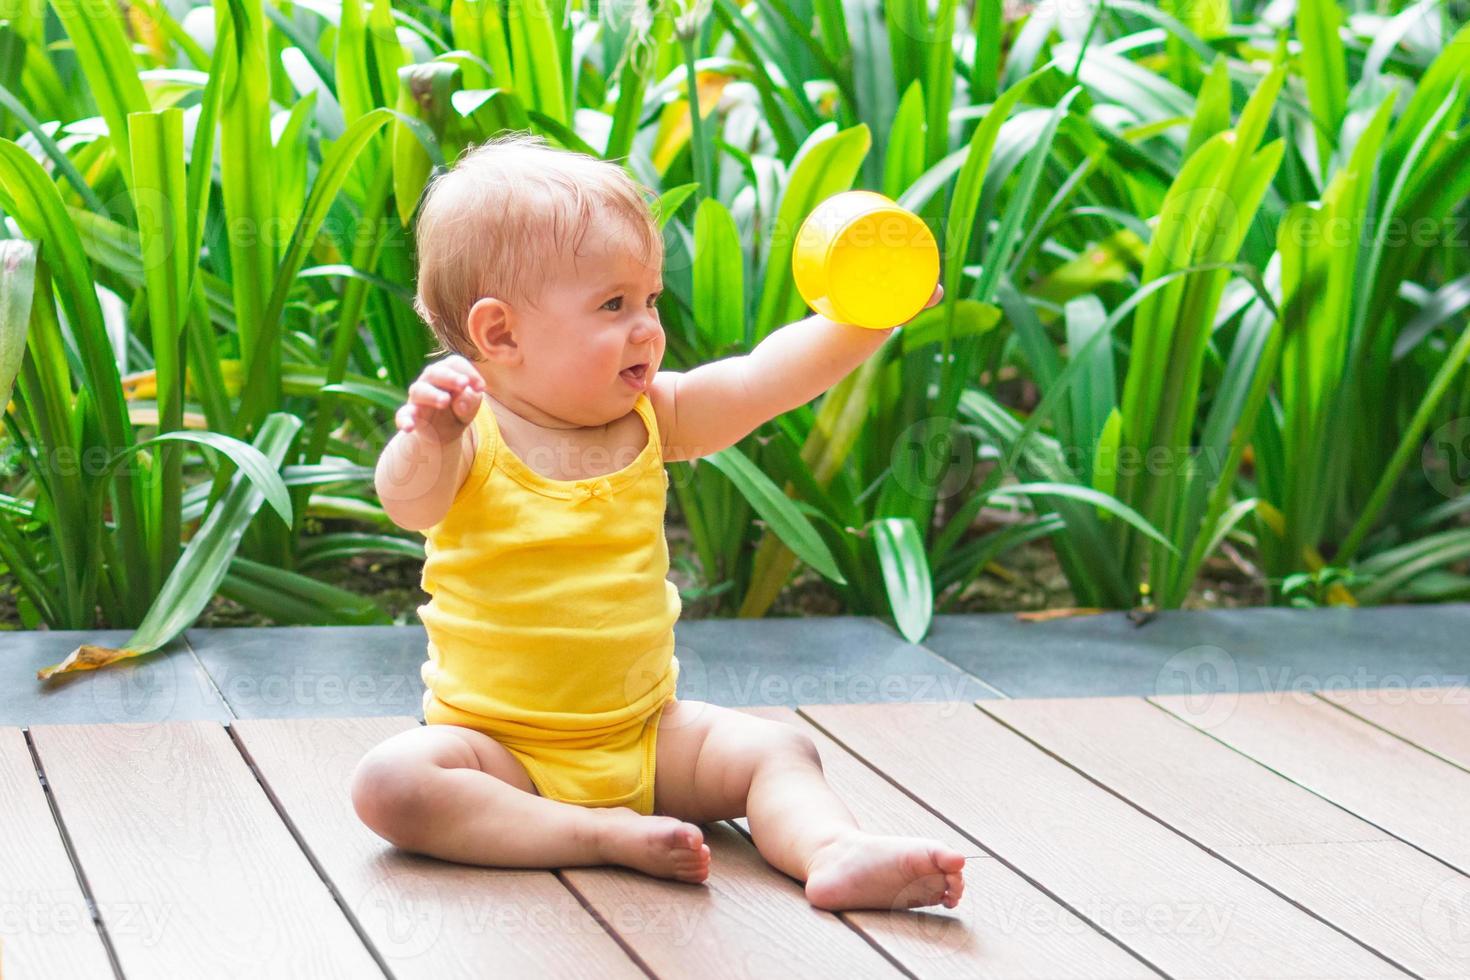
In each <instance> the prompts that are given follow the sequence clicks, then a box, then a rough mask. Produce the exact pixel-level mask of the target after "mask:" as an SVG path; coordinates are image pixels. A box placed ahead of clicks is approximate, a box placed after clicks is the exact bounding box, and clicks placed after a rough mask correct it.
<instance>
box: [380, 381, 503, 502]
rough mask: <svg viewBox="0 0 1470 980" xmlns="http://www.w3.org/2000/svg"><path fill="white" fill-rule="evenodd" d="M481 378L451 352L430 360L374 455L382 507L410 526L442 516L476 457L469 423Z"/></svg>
mask: <svg viewBox="0 0 1470 980" xmlns="http://www.w3.org/2000/svg"><path fill="white" fill-rule="evenodd" d="M484 392H485V379H484V378H482V377H480V373H479V372H478V371H476V370H475V369H474V366H473V365H471V364H470V362H469V361H467V360H466V359H465V358H463V357H461V356H459V355H457V354H456V355H454V356H453V357H449V358H446V359H445V360H442V361H439V362H437V363H434V364H431V365H429V366H428V367H427V368H425V369H424V372H423V373H422V374H420V375H419V377H418V380H417V381H415V382H414V383H413V384H412V385H410V386H409V389H408V401H407V402H405V403H404V404H403V405H401V406H400V407H399V409H398V412H397V414H396V415H395V416H394V421H395V422H396V423H397V425H398V432H397V433H396V434H394V436H393V438H392V440H390V441H389V443H388V445H387V446H386V447H385V448H384V449H383V455H382V456H380V457H378V468H377V472H376V474H375V480H374V482H375V484H376V486H377V490H378V498H379V499H380V500H382V502H383V509H384V510H385V511H387V513H388V516H389V517H391V518H393V522H394V523H395V524H397V525H398V526H399V527H402V528H404V529H406V530H409V531H420V530H423V529H424V528H426V527H432V526H433V525H435V524H437V523H439V521H440V520H442V519H443V517H444V515H445V513H447V512H448V510H449V505H450V504H451V503H453V501H454V495H455V494H456V493H457V492H458V491H459V487H460V484H462V483H463V482H464V478H465V476H466V475H467V474H468V473H469V470H470V465H471V464H472V462H473V461H474V458H475V437H474V430H473V429H472V428H471V427H470V422H471V421H473V420H474V417H475V413H476V412H477V411H479V408H480V402H481V400H482V398H483V397H484Z"/></svg>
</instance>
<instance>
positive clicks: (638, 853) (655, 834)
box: [597, 806, 709, 883]
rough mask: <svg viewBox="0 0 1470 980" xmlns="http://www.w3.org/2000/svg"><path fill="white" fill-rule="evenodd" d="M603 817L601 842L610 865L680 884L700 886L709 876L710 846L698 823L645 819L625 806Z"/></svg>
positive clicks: (671, 818) (599, 832)
mask: <svg viewBox="0 0 1470 980" xmlns="http://www.w3.org/2000/svg"><path fill="white" fill-rule="evenodd" d="M602 816H603V823H602V825H601V826H600V827H599V828H598V838H597V841H598V850H599V853H600V854H601V855H602V858H603V860H604V861H606V862H607V863H609V864H621V865H625V866H627V867H630V868H637V869H638V870H639V871H642V872H644V873H646V874H651V875H653V876H655V877H657V878H673V879H674V880H676V881H688V882H696V883H697V882H701V881H703V880H704V879H706V878H708V877H709V845H708V844H706V843H705V842H704V832H703V831H702V830H700V829H699V828H698V827H697V826H695V825H694V824H692V823H685V822H684V821H682V820H679V819H678V818H676V817H654V816H644V815H643V814H641V813H639V812H638V811H637V810H634V809H632V808H631V807H625V806H620V807H611V808H608V809H607V810H606V811H604V813H603V814H602Z"/></svg>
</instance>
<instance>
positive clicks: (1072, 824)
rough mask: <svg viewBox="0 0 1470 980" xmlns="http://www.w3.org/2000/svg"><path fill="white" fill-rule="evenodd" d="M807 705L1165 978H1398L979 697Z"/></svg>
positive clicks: (832, 730) (851, 745)
mask: <svg viewBox="0 0 1470 980" xmlns="http://www.w3.org/2000/svg"><path fill="white" fill-rule="evenodd" d="M802 713H803V714H804V715H806V716H807V717H809V718H811V719H812V720H813V721H814V722H816V723H817V724H818V725H820V726H821V727H822V728H823V729H825V730H826V731H827V732H828V733H829V734H831V735H832V737H833V738H835V739H837V741H839V742H841V743H842V744H843V745H844V746H846V747H847V748H848V749H849V750H851V751H853V752H855V753H856V754H858V755H859V756H861V757H862V758H863V759H865V760H866V761H867V762H868V763H869V764H870V765H873V766H875V767H877V768H878V769H880V770H881V771H882V772H883V773H884V774H885V775H886V776H887V777H888V778H889V779H891V780H893V781H894V782H895V783H897V784H899V785H901V786H903V787H904V788H905V789H906V790H908V791H909V792H910V793H913V794H915V795H916V796H918V797H920V798H922V799H923V800H924V801H925V803H926V804H927V805H928V806H930V807H931V808H933V809H934V810H936V811H937V812H938V813H940V814H941V815H942V816H943V817H944V818H945V819H947V820H949V821H950V822H951V823H954V824H955V825H956V826H958V827H959V828H960V829H961V830H963V831H964V832H965V833H966V834H967V835H969V836H970V837H973V838H974V839H976V840H979V841H982V842H984V844H985V846H986V847H987V848H988V849H989V850H990V851H991V852H993V853H994V854H996V856H997V857H999V858H1000V859H1001V860H1003V861H1005V862H1006V863H1008V864H1010V865H1011V866H1013V867H1015V868H1016V869H1017V870H1018V871H1020V872H1021V873H1022V874H1024V875H1026V876H1027V877H1029V878H1031V879H1032V880H1033V881H1035V882H1036V883H1037V884H1038V885H1039V886H1040V887H1041V888H1044V889H1045V890H1046V891H1048V892H1049V893H1051V894H1052V895H1054V896H1056V897H1057V898H1058V900H1060V901H1062V902H1064V903H1066V904H1067V905H1069V906H1071V907H1072V908H1073V909H1074V910H1075V911H1076V912H1077V913H1078V914H1080V915H1081V916H1083V917H1084V918H1086V919H1088V920H1089V921H1091V922H1092V923H1094V924H1095V925H1096V926H1097V927H1098V928H1099V929H1101V930H1103V931H1104V932H1106V933H1107V934H1108V935H1110V936H1112V937H1113V938H1114V939H1115V940H1117V941H1118V942H1120V943H1123V944H1124V945H1126V946H1127V947H1129V948H1130V949H1132V950H1133V951H1134V952H1135V953H1136V954H1138V955H1139V956H1141V957H1142V958H1143V959H1145V960H1146V961H1147V962H1149V963H1150V964H1152V965H1153V966H1154V967H1156V968H1157V969H1159V970H1160V971H1162V972H1164V973H1167V974H1174V975H1178V974H1183V975H1188V976H1191V977H1217V976H1218V977H1225V976H1255V977H1265V976H1293V977H1349V976H1402V973H1401V972H1400V971H1397V970H1395V969H1393V968H1392V967H1391V966H1390V965H1389V964H1388V963H1386V962H1384V961H1383V960H1382V959H1380V958H1379V957H1377V956H1375V955H1373V954H1372V953H1370V952H1368V951H1367V950H1365V949H1363V948H1362V947H1361V946H1358V945H1357V944H1356V943H1353V942H1352V941H1351V940H1349V939H1347V938H1346V937H1344V936H1343V935H1341V934H1340V933H1338V932H1336V931H1335V930H1333V929H1331V928H1329V927H1328V926H1326V925H1324V924H1322V923H1321V922H1319V921H1317V920H1316V919H1314V918H1312V917H1311V916H1309V915H1307V914H1306V913H1305V912H1302V911H1301V910H1300V909H1298V908H1296V907H1295V906H1293V905H1292V904H1290V903H1289V902H1287V901H1285V900H1284V899H1282V898H1280V897H1279V896H1277V895H1275V894H1272V893H1271V892H1270V891H1269V890H1267V889H1266V888H1263V887H1262V886H1261V885H1259V884H1257V883H1256V882H1254V881H1251V880H1250V879H1249V878H1247V877H1245V876H1244V875H1242V874H1240V873H1239V872H1238V871H1236V870H1235V869H1233V868H1231V867H1229V866H1228V865H1226V864H1224V863H1222V862H1220V861H1218V860H1216V859H1215V858H1213V857H1211V856H1210V855H1209V854H1207V853H1205V852H1204V851H1203V850H1201V849H1200V848H1199V847H1197V846H1196V845H1194V844H1192V843H1190V842H1189V841H1187V840H1185V839H1184V838H1182V837H1180V836H1178V835H1177V834H1175V833H1173V832H1172V831H1169V830H1167V829H1166V828H1164V827H1162V826H1160V825H1159V824H1158V823H1157V822H1155V821H1154V820H1152V819H1150V818H1149V817H1147V816H1145V815H1144V814H1142V813H1139V812H1138V811H1137V810H1136V809H1134V808H1133V807H1131V806H1129V805H1128V804H1127V803H1124V802H1123V801H1121V800H1119V799H1118V798H1117V797H1115V796H1114V795H1112V794H1111V793H1109V792H1107V791H1106V790H1104V789H1102V788H1100V787H1098V786H1096V785H1095V784H1093V783H1092V782H1090V781H1088V780H1087V779H1086V778H1084V777H1083V776H1081V775H1079V774H1078V773H1076V772H1074V771H1073V770H1071V769H1069V768H1068V767H1066V766H1065V765H1063V764H1062V763H1060V762H1058V761H1057V760H1055V759H1053V758H1052V757H1051V756H1049V755H1047V754H1046V753H1044V752H1043V751H1042V750H1041V749H1039V748H1037V747H1036V746H1034V745H1032V744H1031V743H1030V742H1027V741H1026V740H1025V739H1023V738H1021V737H1020V736H1019V735H1017V734H1016V733H1015V732H1012V731H1010V730H1009V729H1007V728H1005V727H1004V726H1003V725H1001V724H1000V723H999V722H997V721H996V720H995V719H993V718H990V717H989V716H987V715H984V714H982V713H981V712H980V711H979V709H978V708H976V707H975V706H974V705H972V704H965V705H958V704H948V705H945V704H906V705H820V706H814V707H808V708H803V709H802Z"/></svg>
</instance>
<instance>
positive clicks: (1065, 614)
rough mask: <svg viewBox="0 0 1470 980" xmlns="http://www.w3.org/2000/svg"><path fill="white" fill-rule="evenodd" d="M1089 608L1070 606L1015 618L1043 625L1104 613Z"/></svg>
mask: <svg viewBox="0 0 1470 980" xmlns="http://www.w3.org/2000/svg"><path fill="white" fill-rule="evenodd" d="M1106 611H1107V610H1105V609H1094V608H1093V607H1091V606H1071V607H1068V608H1066V609H1042V610H1040V611H1038V612H1018V613H1016V618H1017V619H1019V620H1021V622H1023V623H1045V622H1049V621H1050V620H1053V619H1070V618H1071V617H1073V616H1096V615H1097V614H1098V613H1101V612H1106Z"/></svg>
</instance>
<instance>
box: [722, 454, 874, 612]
mask: <svg viewBox="0 0 1470 980" xmlns="http://www.w3.org/2000/svg"><path fill="white" fill-rule="evenodd" d="M704 459H705V460H707V461H708V462H709V463H710V464H711V465H712V466H714V468H715V469H717V470H719V471H720V472H721V473H723V474H725V476H726V477H728V478H729V480H730V482H731V483H733V484H735V488H736V489H737V490H739V491H740V493H741V495H742V496H744V497H745V499H746V500H747V501H749V502H750V506H751V507H752V508H754V510H755V512H756V513H757V514H759V515H760V517H761V520H763V521H765V522H766V524H767V525H768V526H769V527H770V529H771V531H772V533H774V534H775V535H776V537H778V538H780V539H781V541H782V542H783V543H784V544H785V545H786V546H787V547H788V548H790V549H791V550H792V551H793V552H794V553H795V554H796V556H797V557H798V558H800V559H801V560H802V561H804V562H806V563H807V564H808V565H810V566H811V567H812V568H814V569H816V570H817V571H818V572H819V573H821V574H822V575H823V576H824V577H825V578H828V579H831V580H832V581H833V582H836V583H838V584H839V585H845V584H846V583H847V579H845V578H843V577H842V573H841V572H840V571H838V569H837V562H836V561H835V560H834V559H833V557H832V552H831V551H829V550H828V549H827V545H826V543H825V542H823V541H822V539H821V537H820V536H819V535H818V534H817V532H816V530H815V529H814V528H813V527H812V525H811V522H810V521H808V520H807V519H806V517H805V516H804V515H803V514H802V513H801V511H800V510H798V509H797V507H796V505H795V504H794V503H793V502H792V500H791V498H790V497H788V496H786V495H785V494H784V493H782V492H781V488H780V487H778V486H776V484H774V483H773V482H771V478H770V477H768V476H766V475H765V474H764V473H762V472H761V471H760V468H759V467H757V466H756V465H755V464H754V463H752V462H751V461H750V459H749V457H747V456H746V455H745V454H744V453H742V452H740V450H738V449H736V448H735V447H734V446H731V447H729V448H727V449H722V450H720V451H719V452H717V453H712V454H711V455H709V456H706V457H704Z"/></svg>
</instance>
